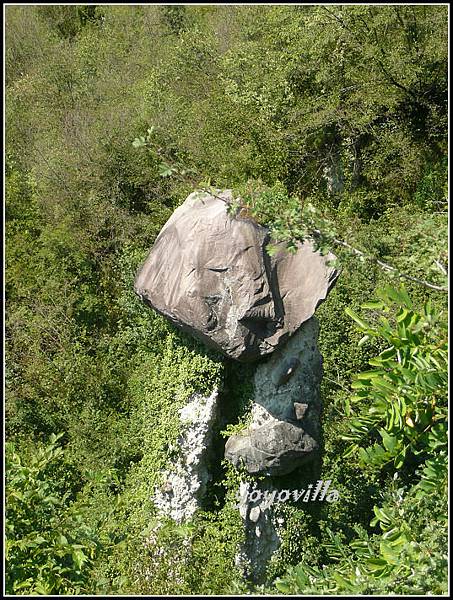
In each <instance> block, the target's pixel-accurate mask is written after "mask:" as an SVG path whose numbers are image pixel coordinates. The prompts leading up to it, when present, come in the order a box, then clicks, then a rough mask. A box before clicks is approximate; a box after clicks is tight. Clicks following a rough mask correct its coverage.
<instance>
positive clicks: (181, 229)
mask: <svg viewBox="0 0 453 600" xmlns="http://www.w3.org/2000/svg"><path fill="white" fill-rule="evenodd" d="M232 200H233V197H232V194H231V191H230V190H226V191H223V192H220V191H219V192H218V193H216V195H210V194H208V193H202V192H194V193H193V194H191V195H190V196H189V197H188V198H187V199H186V201H185V202H184V203H183V204H182V205H181V206H180V207H179V208H177V209H176V210H175V212H174V213H173V215H172V216H171V217H170V219H169V220H168V221H167V223H166V224H165V226H164V227H163V229H162V231H161V232H160V234H159V235H158V237H157V239H156V241H155V244H154V246H153V248H152V250H151V251H150V253H149V255H148V257H147V259H146V260H145V262H144V264H143V266H142V267H141V269H140V271H139V273H138V275H137V277H136V280H135V286H134V287H135V291H136V293H137V294H138V295H139V296H140V297H141V298H142V299H143V300H144V301H145V302H146V303H147V304H149V305H150V306H152V307H153V308H154V309H156V310H157V311H158V312H159V313H161V314H162V315H164V316H166V317H167V318H168V319H170V320H171V321H172V322H173V323H174V324H175V325H176V326H178V327H179V328H181V329H183V330H184V331H186V332H188V333H191V334H192V335H194V336H195V337H197V338H199V339H201V340H202V341H203V342H205V343H206V344H207V345H209V346H211V347H213V348H214V349H216V350H219V351H221V352H224V353H225V354H226V355H227V356H229V357H231V358H235V359H238V360H241V361H250V360H255V359H257V358H259V357H260V356H264V355H267V354H269V353H271V352H273V351H274V350H275V349H276V348H277V347H278V346H280V345H281V344H282V343H283V342H284V341H286V340H287V339H288V338H289V337H290V335H292V334H293V333H294V332H295V331H296V330H297V329H298V328H299V327H300V325H301V324H302V323H304V322H305V321H307V320H308V319H310V317H312V315H313V313H314V311H315V309H316V307H317V306H318V304H319V303H320V302H321V301H322V300H324V299H325V298H326V296H327V293H328V291H329V289H330V288H331V286H332V284H333V282H334V280H335V279H336V277H337V271H335V269H333V268H332V267H329V266H328V265H327V261H328V260H329V259H332V258H333V256H332V255H329V256H327V257H323V256H321V255H320V254H319V253H318V252H314V251H313V248H312V246H311V245H310V244H309V243H304V244H303V245H302V244H301V245H299V248H298V250H297V252H296V253H295V254H290V253H289V252H287V251H286V250H285V249H284V248H283V247H281V249H280V250H279V251H278V252H277V253H276V254H274V255H273V256H272V257H270V256H269V255H268V254H267V252H266V251H265V247H266V245H267V243H268V242H269V241H270V239H269V233H268V231H267V229H266V228H264V227H261V226H259V225H257V224H256V223H255V222H254V221H252V220H250V219H244V218H240V217H237V216H233V214H230V213H229V212H228V210H227V209H228V205H229V204H230V203H231V202H232Z"/></svg>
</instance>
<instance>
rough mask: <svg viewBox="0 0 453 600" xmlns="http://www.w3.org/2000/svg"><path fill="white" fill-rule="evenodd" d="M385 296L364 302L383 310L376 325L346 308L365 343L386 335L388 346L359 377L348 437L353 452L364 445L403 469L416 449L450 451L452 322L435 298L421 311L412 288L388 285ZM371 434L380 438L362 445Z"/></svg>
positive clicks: (363, 452)
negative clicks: (439, 309)
mask: <svg viewBox="0 0 453 600" xmlns="http://www.w3.org/2000/svg"><path fill="white" fill-rule="evenodd" d="M378 296H379V300H377V301H376V302H369V303H367V304H364V305H363V308H365V309H369V310H372V311H379V312H381V313H382V314H381V315H380V317H379V318H378V319H377V323H375V324H370V323H367V322H365V321H364V320H363V319H362V318H361V317H359V316H358V315H356V314H355V313H354V312H353V311H352V310H351V309H346V312H347V314H348V315H349V316H350V317H351V318H353V319H354V321H355V322H356V323H357V325H358V327H359V330H360V331H361V332H362V333H363V334H364V336H363V338H362V339H361V340H360V342H359V344H361V343H366V342H367V341H368V339H369V338H370V337H379V338H381V339H383V340H384V341H385V346H386V348H385V349H384V350H383V351H382V352H381V353H380V354H379V356H378V357H376V358H373V359H371V360H370V361H369V364H370V365H371V366H372V367H374V368H373V369H372V370H370V371H364V372H362V373H359V374H358V375H357V376H356V378H355V380H354V381H353V383H352V388H353V389H354V390H355V394H354V396H352V397H351V399H350V401H348V402H347V404H346V405H345V413H346V415H347V416H351V417H352V418H351V422H350V433H349V434H348V435H347V436H346V439H347V440H350V441H352V442H353V444H352V446H351V447H350V449H349V452H348V453H347V454H346V455H349V454H351V453H352V452H354V451H355V450H357V449H358V450H359V456H360V459H361V460H362V461H363V463H364V464H373V465H375V466H376V467H382V466H383V465H385V464H387V463H388V462H390V461H391V462H393V464H394V467H395V468H396V469H400V468H401V467H403V465H404V463H405V461H406V459H407V457H408V455H409V456H410V455H413V456H418V455H423V454H428V455H430V454H432V453H434V452H436V453H437V452H441V453H445V451H446V444H447V438H446V430H447V422H446V421H447V406H446V397H447V382H448V376H447V359H448V350H447V344H448V342H447V324H446V321H445V320H444V319H442V314H441V313H438V312H437V311H435V310H434V309H433V307H432V304H431V302H429V301H428V302H427V303H426V304H425V306H424V307H423V310H422V311H420V312H417V311H415V310H414V308H413V304H412V301H411V300H410V298H409V296H408V294H407V292H406V290H405V289H404V288H400V289H399V290H396V289H395V288H392V287H387V288H386V289H384V290H380V291H379V294H378ZM395 304H396V305H397V308H398V309H397V311H396V312H395V313H394V315H393V314H392V308H393V307H394V305H395ZM390 317H393V318H392V320H393V322H391V321H390ZM366 409H367V410H366ZM370 437H371V439H373V438H377V439H378V440H379V443H378V442H374V443H373V445H372V446H370V447H366V448H364V447H362V443H363V441H364V438H365V443H366V442H369V439H370Z"/></svg>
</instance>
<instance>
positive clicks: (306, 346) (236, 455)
mask: <svg viewBox="0 0 453 600" xmlns="http://www.w3.org/2000/svg"><path fill="white" fill-rule="evenodd" d="M317 338H318V323H317V320H316V318H315V317H312V318H311V319H310V320H309V321H307V322H305V323H304V324H303V325H302V326H301V328H300V329H299V330H298V331H297V333H295V334H294V335H293V336H292V337H291V338H290V339H289V341H288V342H287V344H286V345H285V346H284V347H283V348H281V349H279V350H277V351H276V352H274V353H273V354H272V356H271V357H270V358H269V359H268V360H267V361H266V362H263V363H261V364H259V365H258V367H257V369H256V372H255V381H254V383H255V392H254V401H253V405H252V410H251V425H250V426H249V427H248V429H246V430H245V431H244V432H241V433H240V434H237V435H233V436H231V437H230V438H229V439H228V441H227V443H226V445H225V458H227V459H228V460H230V461H231V462H232V463H233V464H235V465H239V464H241V463H242V464H243V465H244V466H245V468H246V469H247V471H248V472H249V473H255V474H265V475H285V474H287V473H290V472H291V471H293V470H294V469H296V468H297V467H299V466H300V465H302V464H304V463H305V462H307V461H309V460H311V459H313V458H314V457H315V456H316V454H317V451H318V448H319V439H320V427H321V426H320V414H321V399H320V383H321V377H322V357H321V354H320V353H319V351H318V346H317Z"/></svg>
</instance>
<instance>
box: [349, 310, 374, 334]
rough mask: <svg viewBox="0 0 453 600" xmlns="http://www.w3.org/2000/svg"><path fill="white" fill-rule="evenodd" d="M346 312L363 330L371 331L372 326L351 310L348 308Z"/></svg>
mask: <svg viewBox="0 0 453 600" xmlns="http://www.w3.org/2000/svg"><path fill="white" fill-rule="evenodd" d="M344 312H345V313H346V314H347V315H348V317H351V319H353V320H354V321H355V322H356V323H357V324H358V325H359V327H360V328H361V329H363V330H366V331H367V330H369V329H371V327H370V325H369V324H368V323H366V322H365V321H364V320H363V319H361V318H360V317H359V316H358V315H357V314H356V313H355V312H354V311H353V310H352V309H351V308H349V307H346V308H345V309H344Z"/></svg>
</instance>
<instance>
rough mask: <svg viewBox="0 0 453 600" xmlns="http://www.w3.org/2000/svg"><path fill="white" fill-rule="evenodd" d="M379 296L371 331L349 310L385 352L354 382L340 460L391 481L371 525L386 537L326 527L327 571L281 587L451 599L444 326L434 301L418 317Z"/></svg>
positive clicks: (305, 570) (290, 576) (392, 291)
mask: <svg viewBox="0 0 453 600" xmlns="http://www.w3.org/2000/svg"><path fill="white" fill-rule="evenodd" d="M378 298H379V300H377V301H375V302H368V303H366V304H364V305H363V308H365V309H368V310H371V311H373V315H374V318H373V324H370V323H369V322H365V321H364V320H363V319H362V318H361V317H360V316H358V315H357V314H356V313H355V312H354V311H352V310H351V309H348V308H347V309H346V312H347V314H348V315H349V316H350V317H351V318H352V319H353V320H354V321H355V322H356V324H357V326H358V329H359V330H360V331H361V332H362V333H364V334H365V336H364V337H363V338H362V339H361V340H360V342H359V345H362V344H365V343H367V341H368V339H372V338H377V337H378V338H382V339H383V340H384V342H385V346H386V348H385V349H384V350H383V351H382V352H381V353H380V354H379V356H378V357H376V358H373V359H371V360H369V364H370V365H371V366H373V367H374V368H373V369H372V370H369V371H363V372H361V373H359V374H358V375H356V376H355V378H354V381H353V383H352V388H353V389H354V390H355V395H354V396H353V397H352V398H348V397H347V398H346V399H345V402H344V411H345V414H346V415H347V416H348V417H349V420H348V432H347V433H346V434H344V435H343V436H342V437H343V439H345V440H347V441H349V442H352V444H351V445H350V446H349V448H348V449H347V450H346V451H345V452H344V453H343V456H342V458H343V460H344V459H347V457H350V456H351V455H354V454H357V452H358V454H359V458H360V462H359V465H360V466H361V467H362V469H363V470H364V472H366V471H367V470H369V471H371V472H374V473H376V474H378V475H379V477H380V478H381V481H384V482H385V483H386V487H385V493H384V495H383V499H382V500H383V502H382V503H380V505H374V507H373V512H374V518H373V519H372V520H371V522H370V526H371V527H375V526H377V525H379V528H380V529H381V532H382V533H376V532H375V530H374V531H373V530H372V531H371V532H368V531H367V530H366V529H364V528H363V527H361V526H360V525H355V526H354V527H353V529H354V532H355V535H354V536H352V538H349V539H347V538H345V537H344V535H342V533H341V532H339V531H335V530H332V529H331V528H330V527H326V528H325V533H326V534H327V538H328V539H327V541H326V542H325V543H324V545H323V547H324V549H325V551H326V558H325V559H324V561H323V564H322V567H321V566H319V563H318V565H314V566H309V565H307V564H306V563H300V564H299V565H297V566H294V567H292V568H290V569H289V570H288V572H287V573H286V574H285V575H284V576H283V577H281V578H279V579H277V580H276V582H275V585H276V588H277V589H278V590H279V591H280V592H283V593H285V594H291V593H292V594H295V593H300V592H303V593H304V594H310V593H329V594H335V593H337V594H370V593H371V594H373V593H389V592H393V593H400V594H404V593H409V594H420V593H422V594H426V593H437V594H445V593H446V591H447V587H446V586H447V584H446V581H447V576H446V568H447V557H446V535H447V531H446V518H447V517H446V502H447V474H448V471H447V423H446V418H447V413H446V389H447V380H448V377H447V326H446V322H445V320H443V319H442V314H441V313H439V312H438V311H436V310H434V309H433V307H432V306H431V304H430V302H428V303H426V304H425V306H424V307H423V309H422V310H421V311H416V310H415V309H414V306H413V302H412V300H411V299H410V297H409V295H408V294H407V292H406V290H405V289H404V288H400V289H396V288H392V287H387V288H385V289H382V290H379V291H378ZM376 439H377V440H378V441H374V440H376ZM414 464H415V465H417V464H418V469H417V470H416V472H415V476H414V473H413V468H414ZM386 474H387V476H386ZM389 475H393V477H392V479H391V480H390V482H389V481H388V476H389ZM386 477H387V480H386ZM403 480H404V481H406V483H405V484H404V483H403V485H402V486H401V487H398V482H401V483H402V482H403Z"/></svg>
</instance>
